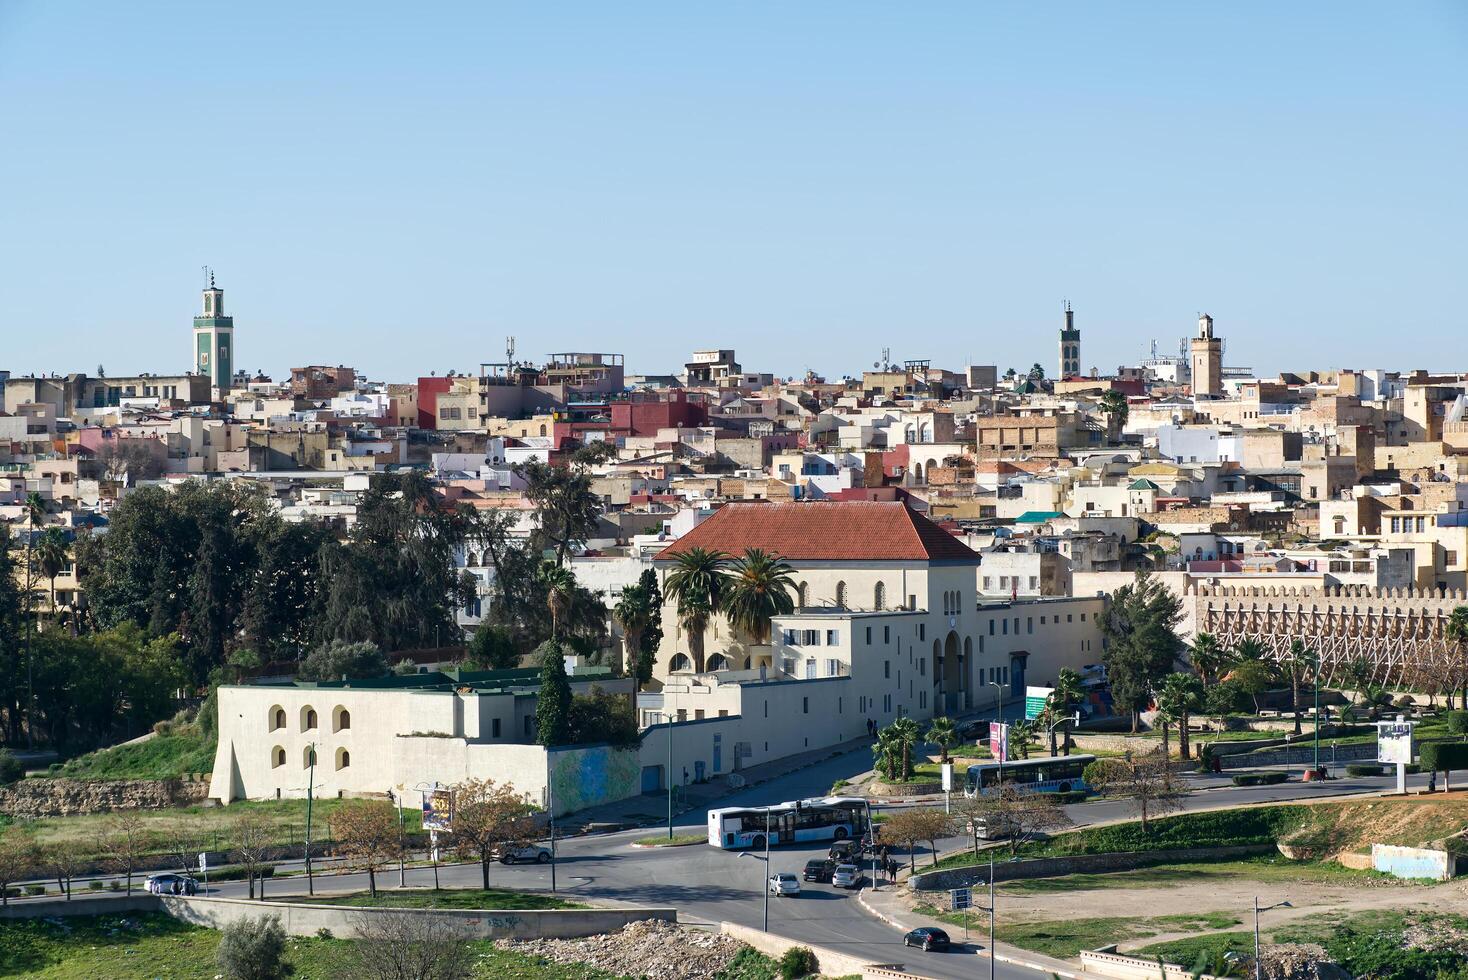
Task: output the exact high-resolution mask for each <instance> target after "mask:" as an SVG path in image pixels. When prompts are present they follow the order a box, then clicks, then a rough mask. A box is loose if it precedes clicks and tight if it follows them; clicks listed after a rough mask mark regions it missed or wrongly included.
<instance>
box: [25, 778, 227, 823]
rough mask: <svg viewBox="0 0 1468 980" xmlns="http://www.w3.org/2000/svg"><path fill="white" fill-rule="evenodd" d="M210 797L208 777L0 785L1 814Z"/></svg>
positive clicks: (64, 812)
mask: <svg viewBox="0 0 1468 980" xmlns="http://www.w3.org/2000/svg"><path fill="white" fill-rule="evenodd" d="M208 796H209V779H208V777H205V778H202V779H102V780H85V779H45V778H36V779H22V780H19V781H17V782H14V783H11V784H10V785H9V786H5V787H0V813H5V814H8V815H10V816H12V817H69V816H74V815H76V814H81V813H106V812H109V811H112V810H137V809H150V810H151V809H161V808H165V807H177V806H195V805H197V804H200V803H203V802H204V801H205V800H206V799H208Z"/></svg>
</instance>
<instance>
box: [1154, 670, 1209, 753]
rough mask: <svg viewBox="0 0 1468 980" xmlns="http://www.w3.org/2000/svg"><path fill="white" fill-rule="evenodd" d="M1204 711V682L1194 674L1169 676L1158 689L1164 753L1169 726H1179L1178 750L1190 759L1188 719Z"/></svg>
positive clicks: (1166, 750)
mask: <svg viewBox="0 0 1468 980" xmlns="http://www.w3.org/2000/svg"><path fill="white" fill-rule="evenodd" d="M1202 709H1203V682H1202V681H1200V680H1199V679H1198V678H1196V677H1194V676H1193V675H1192V674H1182V673H1178V674H1168V675H1167V676H1166V677H1165V678H1163V680H1162V686H1161V687H1159V688H1158V689H1157V712H1158V715H1159V720H1160V721H1161V722H1162V752H1163V754H1164V755H1166V754H1167V752H1168V746H1167V726H1168V724H1169V723H1171V724H1175V725H1177V749H1178V755H1179V757H1181V758H1184V759H1186V758H1188V757H1189V755H1190V753H1189V751H1188V717H1189V716H1190V715H1192V714H1193V713H1195V712H1197V711H1201V710H1202Z"/></svg>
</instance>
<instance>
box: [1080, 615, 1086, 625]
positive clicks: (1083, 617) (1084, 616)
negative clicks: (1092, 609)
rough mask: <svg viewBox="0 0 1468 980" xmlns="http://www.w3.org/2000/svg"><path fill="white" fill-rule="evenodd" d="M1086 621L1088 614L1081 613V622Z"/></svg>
mask: <svg viewBox="0 0 1468 980" xmlns="http://www.w3.org/2000/svg"><path fill="white" fill-rule="evenodd" d="M1085 621H1086V614H1085V613H1081V622H1083V623H1084V622H1085Z"/></svg>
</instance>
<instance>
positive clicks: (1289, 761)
mask: <svg viewBox="0 0 1468 980" xmlns="http://www.w3.org/2000/svg"><path fill="white" fill-rule="evenodd" d="M1215 744H1221V743H1215ZM1230 744H1234V745H1237V744H1239V743H1237V742H1234V743H1230ZM1214 751H1215V752H1218V751H1219V750H1218V749H1216V748H1215V749H1214ZM1362 759H1370V760H1372V761H1373V762H1374V761H1375V760H1376V743H1375V742H1363V743H1361V744H1359V745H1338V746H1336V749H1335V761H1336V762H1338V763H1339V762H1359V761H1360V760H1362ZM1218 761H1219V765H1220V766H1221V767H1222V768H1224V769H1253V768H1256V767H1258V766H1292V765H1308V764H1310V763H1312V762H1314V761H1315V748H1314V746H1312V745H1310V744H1309V743H1308V742H1306V743H1305V744H1303V745H1292V746H1290V747H1289V748H1277V749H1260V750H1259V751H1257V752H1242V753H1232V754H1229V755H1219V756H1218ZM1320 761H1321V763H1322V764H1324V765H1330V761H1331V751H1330V749H1328V748H1322V749H1321V750H1320Z"/></svg>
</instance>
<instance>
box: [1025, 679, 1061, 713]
mask: <svg viewBox="0 0 1468 980" xmlns="http://www.w3.org/2000/svg"><path fill="white" fill-rule="evenodd" d="M1054 693H1055V688H1053V687H1027V688H1025V717H1026V718H1028V719H1030V720H1031V721H1033V720H1034V719H1036V718H1038V717H1040V715H1042V714H1043V713H1044V712H1045V705H1047V704H1049V703H1050V695H1052V694H1054Z"/></svg>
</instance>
